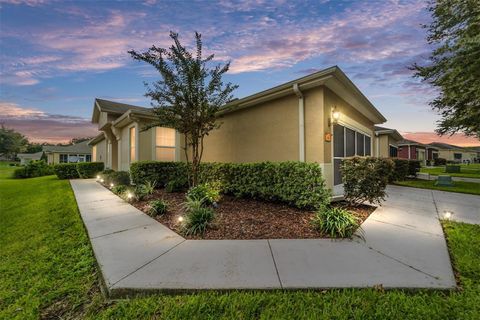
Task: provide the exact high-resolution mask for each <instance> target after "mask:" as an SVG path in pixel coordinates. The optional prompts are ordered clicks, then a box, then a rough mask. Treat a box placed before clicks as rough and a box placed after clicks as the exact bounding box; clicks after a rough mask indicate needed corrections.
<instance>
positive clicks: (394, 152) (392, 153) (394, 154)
mask: <svg viewBox="0 0 480 320" xmlns="http://www.w3.org/2000/svg"><path fill="white" fill-rule="evenodd" d="M397 156H398V150H397V148H395V147H393V146H390V157H392V158H396V157H397Z"/></svg>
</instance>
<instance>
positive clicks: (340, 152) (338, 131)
mask: <svg viewBox="0 0 480 320" xmlns="http://www.w3.org/2000/svg"><path fill="white" fill-rule="evenodd" d="M344 129H345V127H344V126H341V125H338V124H337V125H335V126H334V127H333V140H334V145H333V148H334V151H333V155H334V156H335V157H344V156H345V139H344Z"/></svg>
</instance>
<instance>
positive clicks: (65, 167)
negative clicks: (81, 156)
mask: <svg viewBox="0 0 480 320" xmlns="http://www.w3.org/2000/svg"><path fill="white" fill-rule="evenodd" d="M53 170H54V172H55V174H56V175H57V177H58V179H76V178H79V175H78V171H77V164H76V163H59V164H56V165H54V166H53Z"/></svg>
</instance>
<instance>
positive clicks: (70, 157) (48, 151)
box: [43, 141, 92, 164]
mask: <svg viewBox="0 0 480 320" xmlns="http://www.w3.org/2000/svg"><path fill="white" fill-rule="evenodd" d="M43 152H44V153H45V155H46V156H47V162H48V164H56V163H68V162H90V161H92V151H91V148H90V146H89V145H88V141H84V142H80V143H77V144H73V145H70V146H43Z"/></svg>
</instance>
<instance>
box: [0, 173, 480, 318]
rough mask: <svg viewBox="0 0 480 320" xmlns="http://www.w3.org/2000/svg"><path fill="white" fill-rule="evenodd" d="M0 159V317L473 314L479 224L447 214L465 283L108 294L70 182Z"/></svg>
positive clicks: (477, 310) (479, 304) (479, 295)
mask: <svg viewBox="0 0 480 320" xmlns="http://www.w3.org/2000/svg"><path fill="white" fill-rule="evenodd" d="M11 171H12V169H11V168H8V167H0V175H1V176H2V178H1V179H0V221H1V223H0V248H1V249H0V274H1V281H0V319H37V318H63V319H69V318H86V319H332V318H334V319H478V315H479V314H480V226H474V225H466V224H461V223H453V222H445V225H444V227H445V230H446V232H447V235H448V242H449V246H450V248H451V255H452V259H453V261H454V263H455V266H456V268H457V270H458V272H459V278H460V281H461V284H462V290H459V291H452V292H443V291H415V292H409V291H402V290H392V291H387V292H383V291H382V290H374V289H363V290H359V289H345V290H326V291H289V292H281V291H276V292H230V293H218V292H202V293H196V294H185V295H161V294H158V295H154V296H150V297H136V298H132V299H128V300H121V301H114V302H111V301H110V302H109V301H106V300H105V299H104V298H103V296H102V295H101V293H100V292H99V286H98V277H97V270H96V267H95V263H94V257H93V254H92V251H91V248H90V245H89V242H88V238H87V236H86V234H85V231H84V229H83V225H82V222H81V220H80V217H79V214H78V211H77V208H76V205H75V201H74V197H73V194H72V191H71V189H70V187H69V183H68V181H59V180H58V179H57V178H55V177H53V176H48V177H40V178H33V179H26V180H13V179H6V178H5V176H7V174H8V172H11Z"/></svg>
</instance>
